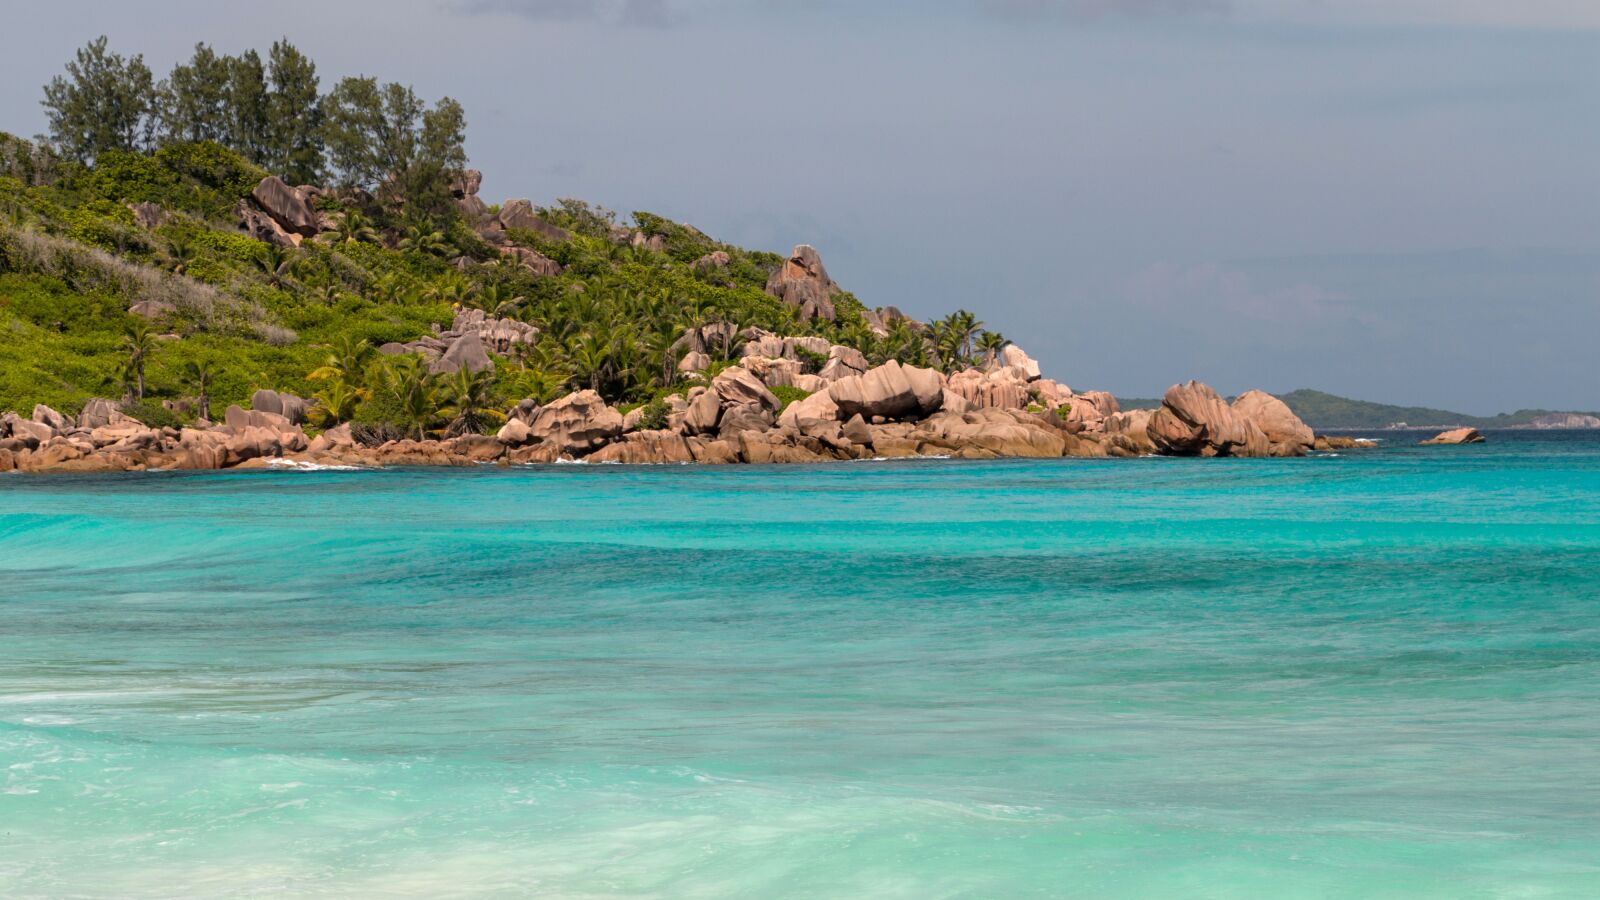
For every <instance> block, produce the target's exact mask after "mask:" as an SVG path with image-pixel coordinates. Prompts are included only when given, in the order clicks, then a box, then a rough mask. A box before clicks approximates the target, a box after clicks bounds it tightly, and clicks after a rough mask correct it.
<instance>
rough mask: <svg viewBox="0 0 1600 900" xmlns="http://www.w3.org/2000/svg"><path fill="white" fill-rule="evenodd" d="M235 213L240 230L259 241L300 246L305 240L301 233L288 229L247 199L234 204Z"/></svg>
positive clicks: (280, 245) (284, 245) (286, 245)
mask: <svg viewBox="0 0 1600 900" xmlns="http://www.w3.org/2000/svg"><path fill="white" fill-rule="evenodd" d="M233 215H234V217H235V218H236V219H238V221H239V230H241V231H243V232H244V233H245V234H246V235H248V236H249V237H252V238H254V239H256V240H258V241H262V242H264V243H268V244H275V245H277V246H279V247H298V246H300V242H301V241H302V240H304V238H302V237H301V236H300V235H298V234H295V233H294V232H291V231H286V230H285V229H284V227H283V226H282V225H279V224H278V223H277V222H276V221H274V220H273V218H272V217H271V216H269V215H267V214H266V213H265V212H262V211H261V210H259V209H256V208H255V207H254V206H251V205H250V204H249V203H248V202H247V201H244V200H240V201H239V202H238V203H236V204H234V207H233Z"/></svg>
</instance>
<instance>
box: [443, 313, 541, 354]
mask: <svg viewBox="0 0 1600 900" xmlns="http://www.w3.org/2000/svg"><path fill="white" fill-rule="evenodd" d="M450 330H451V331H454V332H455V333H457V334H466V333H467V332H469V331H473V332H477V335H478V339H479V340H481V341H483V345H484V347H486V348H488V349H490V350H493V351H494V352H496V353H510V352H511V351H512V350H513V349H515V348H516V346H517V345H518V344H532V343H534V342H535V341H536V340H538V338H539V329H538V328H535V327H534V326H532V325H529V324H528V323H526V322H519V321H517V320H516V319H497V318H495V317H494V316H491V315H489V314H488V313H486V312H484V311H483V310H481V309H462V310H457V312H456V317H455V321H453V322H452V323H451V324H450Z"/></svg>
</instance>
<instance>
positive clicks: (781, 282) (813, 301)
mask: <svg viewBox="0 0 1600 900" xmlns="http://www.w3.org/2000/svg"><path fill="white" fill-rule="evenodd" d="M834 288H835V285H834V283H833V279H832V278H829V277H828V270H827V269H826V268H824V267H823V265H822V255H821V254H819V253H818V252H817V249H816V248H815V247H812V246H811V245H810V244H800V245H799V246H797V247H795V248H794V252H793V253H791V254H789V258H788V259H787V260H785V261H784V263H783V265H781V266H779V267H778V271H776V272H773V273H772V277H771V278H769V279H767V293H769V294H771V295H772V296H774V297H777V298H778V299H780V300H782V301H783V302H784V303H787V304H788V305H790V306H793V307H795V308H796V309H798V310H800V320H801V321H807V320H810V319H813V318H819V319H826V320H827V321H829V322H832V321H833V320H834V318H835V317H836V316H837V313H836V312H835V311H834V308H833V291H834Z"/></svg>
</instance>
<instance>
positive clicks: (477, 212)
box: [450, 169, 489, 225]
mask: <svg viewBox="0 0 1600 900" xmlns="http://www.w3.org/2000/svg"><path fill="white" fill-rule="evenodd" d="M482 186H483V173H482V172H480V171H478V170H477V169H463V170H461V174H460V175H457V176H456V177H455V178H453V179H451V180H450V196H451V197H452V198H453V199H454V200H455V201H456V208H457V209H459V210H461V217H462V218H464V219H466V220H467V224H469V225H477V224H478V223H479V222H481V221H483V220H484V219H485V218H487V217H488V215H489V206H488V204H486V203H484V202H483V200H482V199H481V198H480V197H479V196H478V189H479V188H480V187H482Z"/></svg>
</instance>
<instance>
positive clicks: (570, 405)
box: [528, 391, 622, 456]
mask: <svg viewBox="0 0 1600 900" xmlns="http://www.w3.org/2000/svg"><path fill="white" fill-rule="evenodd" d="M621 436H622V413H619V412H617V411H616V409H614V408H612V407H610V406H607V405H606V402H605V400H603V399H601V397H600V395H599V394H597V393H595V392H594V391H578V392H577V393H575V394H568V395H567V396H565V397H562V398H561V399H559V400H555V401H553V402H551V403H550V404H549V405H547V406H544V407H543V408H541V409H540V410H539V415H538V416H537V417H535V418H534V420H533V423H532V424H531V425H529V426H528V437H529V438H530V439H532V440H533V441H537V442H539V443H543V444H548V445H550V446H552V447H554V448H556V450H557V451H558V452H560V453H562V454H566V455H572V456H582V455H584V454H586V453H589V452H591V451H594V450H598V449H599V448H600V447H602V446H604V445H605V444H606V443H607V442H608V441H612V440H615V439H616V438H619V437H621Z"/></svg>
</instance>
